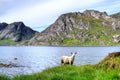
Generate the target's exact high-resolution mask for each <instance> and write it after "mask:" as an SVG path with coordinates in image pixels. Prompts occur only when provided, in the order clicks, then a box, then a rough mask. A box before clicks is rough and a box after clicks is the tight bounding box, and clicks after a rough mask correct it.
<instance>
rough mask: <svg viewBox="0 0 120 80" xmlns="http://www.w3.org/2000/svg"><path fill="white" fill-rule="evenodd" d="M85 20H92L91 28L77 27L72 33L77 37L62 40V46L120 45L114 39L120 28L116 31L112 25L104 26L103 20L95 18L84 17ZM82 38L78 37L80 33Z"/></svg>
mask: <svg viewBox="0 0 120 80" xmlns="http://www.w3.org/2000/svg"><path fill="white" fill-rule="evenodd" d="M83 22H90V24H91V28H90V29H89V30H86V29H78V28H75V29H74V30H73V31H72V32H70V34H72V35H74V36H75V38H66V37H64V40H63V41H62V42H61V45H62V46H76V45H77V46H98V45H99V46H112V45H120V43H115V42H114V41H113V36H114V35H120V30H117V31H114V30H113V29H112V26H111V25H107V26H103V25H102V24H101V23H102V21H101V20H96V19H93V18H90V17H89V18H85V16H84V18H83ZM80 32H81V33H82V34H79V35H81V38H77V37H76V35H77V34H78V33H80Z"/></svg>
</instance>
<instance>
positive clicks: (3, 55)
mask: <svg viewBox="0 0 120 80" xmlns="http://www.w3.org/2000/svg"><path fill="white" fill-rule="evenodd" d="M117 51H120V47H47V46H41V47H11V46H9V47H7V46H1V47H0V63H4V64H9V63H14V64H17V65H20V66H21V67H9V68H7V67H0V74H5V75H8V76H14V75H20V74H31V73H36V72H41V71H42V70H44V69H46V68H49V67H54V66H59V65H60V58H61V56H63V55H67V56H70V53H71V52H77V55H76V56H75V61H74V65H82V64H96V63H98V62H99V61H100V60H102V59H103V58H104V57H105V56H107V55H108V53H110V52H117ZM14 58H17V60H15V59H14Z"/></svg>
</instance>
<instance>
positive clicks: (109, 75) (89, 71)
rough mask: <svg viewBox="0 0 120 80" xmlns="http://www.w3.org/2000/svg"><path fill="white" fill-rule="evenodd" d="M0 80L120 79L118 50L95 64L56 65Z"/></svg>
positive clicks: (119, 53) (3, 77)
mask: <svg viewBox="0 0 120 80" xmlns="http://www.w3.org/2000/svg"><path fill="white" fill-rule="evenodd" d="M0 80H120V52H116V53H111V54H109V55H108V56H107V57H106V58H105V59H104V60H102V61H101V62H99V63H98V64H96V65H80V66H71V65H66V66H57V67H54V68H49V69H46V70H44V71H43V72H41V73H36V74H32V75H20V76H15V77H14V78H8V77H5V76H1V75H0Z"/></svg>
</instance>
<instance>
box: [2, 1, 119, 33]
mask: <svg viewBox="0 0 120 80" xmlns="http://www.w3.org/2000/svg"><path fill="white" fill-rule="evenodd" d="M84 10H98V11H101V12H104V11H106V12H107V13H108V14H109V15H110V14H114V13H117V12H120V0H0V22H6V23H12V22H18V21H22V22H24V24H25V25H27V26H29V27H31V28H32V29H34V30H38V31H42V30H43V29H45V28H46V27H48V26H49V25H50V24H52V23H54V22H55V20H56V19H57V18H58V17H59V16H60V15H61V14H65V13H69V12H83V11H84Z"/></svg>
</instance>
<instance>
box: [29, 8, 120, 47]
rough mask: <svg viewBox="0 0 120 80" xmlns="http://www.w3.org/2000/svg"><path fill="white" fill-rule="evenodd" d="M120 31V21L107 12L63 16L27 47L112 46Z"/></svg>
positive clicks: (30, 41) (92, 11) (34, 38)
mask: <svg viewBox="0 0 120 80" xmlns="http://www.w3.org/2000/svg"><path fill="white" fill-rule="evenodd" d="M119 31H120V21H119V20H117V19H115V18H112V17H110V16H108V15H107V13H106V12H99V11H95V10H86V11H84V12H83V13H80V12H74V13H67V14H63V15H61V16H60V17H59V18H58V19H57V20H56V21H55V22H54V23H53V24H52V25H50V26H49V27H48V28H47V29H46V30H44V31H43V32H41V33H39V34H38V35H36V36H34V37H33V38H32V39H31V40H29V41H28V43H27V45H54V46H56V45H64V46H67V45H70V46H72V45H75V46H76V45H112V44H114V38H113V36H115V35H116V34H118V35H120V34H119ZM115 39H116V38H115ZM119 41H120V40H118V41H117V42H119Z"/></svg>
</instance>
